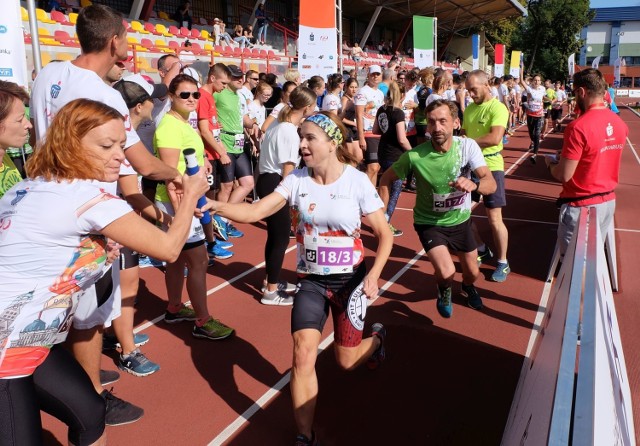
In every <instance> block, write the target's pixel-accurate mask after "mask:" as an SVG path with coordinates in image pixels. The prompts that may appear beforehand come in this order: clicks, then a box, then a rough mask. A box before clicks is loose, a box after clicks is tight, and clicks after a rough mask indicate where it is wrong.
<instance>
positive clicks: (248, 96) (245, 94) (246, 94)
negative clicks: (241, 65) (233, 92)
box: [238, 85, 255, 105]
mask: <svg viewBox="0 0 640 446" xmlns="http://www.w3.org/2000/svg"><path fill="white" fill-rule="evenodd" d="M238 95H239V96H242V98H243V99H244V103H245V105H247V104H249V103H251V101H253V100H254V99H255V97H254V96H253V93H251V90H249V88H247V86H246V85H243V86H242V88H241V89H240V90H238Z"/></svg>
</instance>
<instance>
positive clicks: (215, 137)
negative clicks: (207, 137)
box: [211, 129, 220, 142]
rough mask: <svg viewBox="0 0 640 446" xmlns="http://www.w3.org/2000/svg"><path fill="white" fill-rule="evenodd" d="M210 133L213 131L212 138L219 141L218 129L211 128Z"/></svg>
mask: <svg viewBox="0 0 640 446" xmlns="http://www.w3.org/2000/svg"><path fill="white" fill-rule="evenodd" d="M211 133H213V138H214V139H215V140H216V141H217V142H220V129H213V130H211Z"/></svg>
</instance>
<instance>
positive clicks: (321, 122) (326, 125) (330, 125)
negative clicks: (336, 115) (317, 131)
mask: <svg viewBox="0 0 640 446" xmlns="http://www.w3.org/2000/svg"><path fill="white" fill-rule="evenodd" d="M305 121H309V122H313V123H314V124H315V125H317V126H318V127H320V128H321V129H322V130H324V132H325V133H326V134H327V136H329V138H331V139H332V140H333V141H335V143H336V144H338V145H340V144H342V141H344V137H343V136H342V131H341V130H340V127H338V125H337V124H336V123H335V122H333V120H332V119H331V118H329V117H328V116H327V115H323V114H322V113H316V114H315V115H312V116H309V117H308V118H306V119H305Z"/></svg>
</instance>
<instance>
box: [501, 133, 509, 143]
mask: <svg viewBox="0 0 640 446" xmlns="http://www.w3.org/2000/svg"><path fill="white" fill-rule="evenodd" d="M508 143H509V138H507V137H506V135H505V136H503V137H502V145H506V144H508Z"/></svg>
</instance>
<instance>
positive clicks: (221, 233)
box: [212, 215, 229, 242]
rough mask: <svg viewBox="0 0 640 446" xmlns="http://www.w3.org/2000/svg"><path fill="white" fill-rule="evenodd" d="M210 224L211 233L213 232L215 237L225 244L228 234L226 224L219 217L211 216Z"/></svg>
mask: <svg viewBox="0 0 640 446" xmlns="http://www.w3.org/2000/svg"><path fill="white" fill-rule="evenodd" d="M212 223H213V232H215V233H216V235H217V236H218V237H219V238H220V239H222V240H224V241H225V242H226V241H227V240H229V234H227V222H226V221H224V220H223V219H222V217H220V216H219V215H213V218H212Z"/></svg>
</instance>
